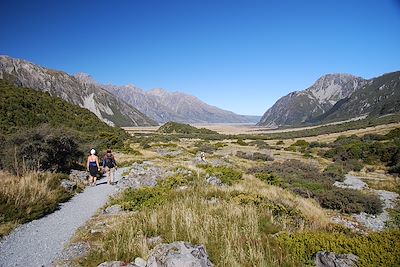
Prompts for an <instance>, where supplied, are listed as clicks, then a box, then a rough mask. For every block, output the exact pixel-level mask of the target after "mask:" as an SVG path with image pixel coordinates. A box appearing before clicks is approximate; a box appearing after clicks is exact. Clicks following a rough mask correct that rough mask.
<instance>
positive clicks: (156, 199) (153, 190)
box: [110, 175, 194, 210]
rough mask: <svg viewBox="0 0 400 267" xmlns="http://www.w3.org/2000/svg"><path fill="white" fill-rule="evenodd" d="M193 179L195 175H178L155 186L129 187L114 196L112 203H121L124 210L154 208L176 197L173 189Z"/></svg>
mask: <svg viewBox="0 0 400 267" xmlns="http://www.w3.org/2000/svg"><path fill="white" fill-rule="evenodd" d="M193 179H194V178H193V176H187V175H186V176H184V175H176V176H171V177H168V178H166V179H165V180H160V181H159V182H158V183H157V185H156V186H155V187H142V188H139V189H132V188H128V189H126V190H125V191H123V192H122V194H121V195H119V196H117V197H115V198H112V199H111V201H110V204H111V205H114V204H119V205H121V207H122V208H123V209H124V210H140V209H142V208H145V207H147V208H154V207H156V206H159V205H162V204H164V203H165V202H166V201H167V200H171V199H172V198H173V197H174V194H173V193H172V189H174V188H176V187H177V186H182V185H186V184H188V183H189V182H191V181H193Z"/></svg>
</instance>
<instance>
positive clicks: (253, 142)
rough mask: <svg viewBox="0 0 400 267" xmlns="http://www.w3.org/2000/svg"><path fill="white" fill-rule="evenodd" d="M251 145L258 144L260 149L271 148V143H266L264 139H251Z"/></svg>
mask: <svg viewBox="0 0 400 267" xmlns="http://www.w3.org/2000/svg"><path fill="white" fill-rule="evenodd" d="M249 145H251V146H256V147H257V148H258V149H268V148H271V146H270V145H268V144H267V143H265V142H264V141H262V140H255V141H251V142H249Z"/></svg>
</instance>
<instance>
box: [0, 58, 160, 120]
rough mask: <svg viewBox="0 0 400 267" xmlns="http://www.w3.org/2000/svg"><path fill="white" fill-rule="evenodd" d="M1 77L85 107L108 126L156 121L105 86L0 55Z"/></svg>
mask: <svg viewBox="0 0 400 267" xmlns="http://www.w3.org/2000/svg"><path fill="white" fill-rule="evenodd" d="M0 79H4V80H6V81H8V82H11V83H12V84H14V85H16V86H22V87H26V88H31V89H34V90H38V91H43V92H48V93H49V94H50V95H51V96H55V97H60V98H62V99H64V100H65V101H67V102H69V103H71V104H74V105H78V106H80V107H84V108H86V109H88V110H90V111H91V112H93V113H94V114H96V116H97V117H98V118H99V119H101V120H102V121H104V122H106V123H107V124H109V125H111V126H151V125H157V122H155V121H154V120H152V119H150V118H148V117H147V116H145V115H144V114H143V113H141V112H140V111H139V110H137V109H135V108H134V107H132V106H131V105H129V104H128V103H126V102H124V101H122V100H121V99H119V98H117V97H116V96H114V95H113V94H111V93H110V92H108V91H107V90H105V89H103V88H101V87H100V86H96V85H94V84H92V83H85V82H83V81H81V80H80V79H78V78H76V77H74V76H71V75H68V74H67V73H65V72H63V71H57V70H51V69H47V68H44V67H41V66H38V65H35V64H33V63H30V62H28V61H25V60H21V59H14V58H11V57H8V56H0Z"/></svg>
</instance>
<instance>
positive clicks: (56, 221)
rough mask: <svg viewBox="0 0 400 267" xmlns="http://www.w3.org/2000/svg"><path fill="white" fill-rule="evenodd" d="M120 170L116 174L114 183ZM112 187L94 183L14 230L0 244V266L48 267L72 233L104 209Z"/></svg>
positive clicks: (103, 183) (99, 181)
mask: <svg viewBox="0 0 400 267" xmlns="http://www.w3.org/2000/svg"><path fill="white" fill-rule="evenodd" d="M123 171H124V170H123V169H122V168H121V169H118V170H117V171H116V175H115V178H116V181H118V180H119V178H120V177H121V173H122V172H123ZM114 192H115V187H114V186H112V185H108V184H107V178H103V179H100V180H98V181H97V186H95V187H87V188H86V189H85V190H84V191H83V192H82V193H80V194H78V195H76V196H74V197H73V198H72V199H71V200H70V201H68V202H66V203H63V204H61V205H60V209H59V210H57V211H55V212H54V213H52V214H49V215H47V216H46V217H43V218H41V219H38V220H34V221H32V222H29V223H26V224H24V225H21V226H20V227H18V228H17V229H16V230H15V231H14V232H12V233H11V234H10V235H8V236H7V237H5V238H4V239H3V240H2V242H1V244H0V266H1V267H9V266H32V267H36V266H50V265H51V263H52V261H54V260H55V259H56V258H57V257H58V256H59V254H60V253H61V252H62V250H63V248H64V246H65V245H66V244H67V243H68V241H69V240H70V239H71V237H72V236H73V234H74V233H75V231H76V230H77V229H78V228H79V227H80V226H82V225H84V224H85V222H86V221H88V220H89V219H90V218H91V217H92V216H93V215H94V214H95V213H96V211H97V210H98V209H99V208H100V207H102V206H104V205H105V204H106V202H107V200H108V196H110V195H112V194H113V193H114Z"/></svg>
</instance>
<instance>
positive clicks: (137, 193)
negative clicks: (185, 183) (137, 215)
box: [111, 187, 168, 210]
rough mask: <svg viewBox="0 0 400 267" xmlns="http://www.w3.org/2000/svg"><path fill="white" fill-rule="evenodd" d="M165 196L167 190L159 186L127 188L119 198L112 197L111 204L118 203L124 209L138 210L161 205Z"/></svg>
mask: <svg viewBox="0 0 400 267" xmlns="http://www.w3.org/2000/svg"><path fill="white" fill-rule="evenodd" d="M167 197H168V195H167V192H165V190H163V189H161V188H159V187H142V188H139V189H136V190H135V189H131V188H128V189H126V190H125V191H124V192H123V193H122V196H121V197H120V198H118V199H112V200H111V205H114V204H120V205H121V207H122V208H123V209H124V210H139V209H141V208H143V207H155V206H159V205H162V204H163V203H165V201H166V199H167Z"/></svg>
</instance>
